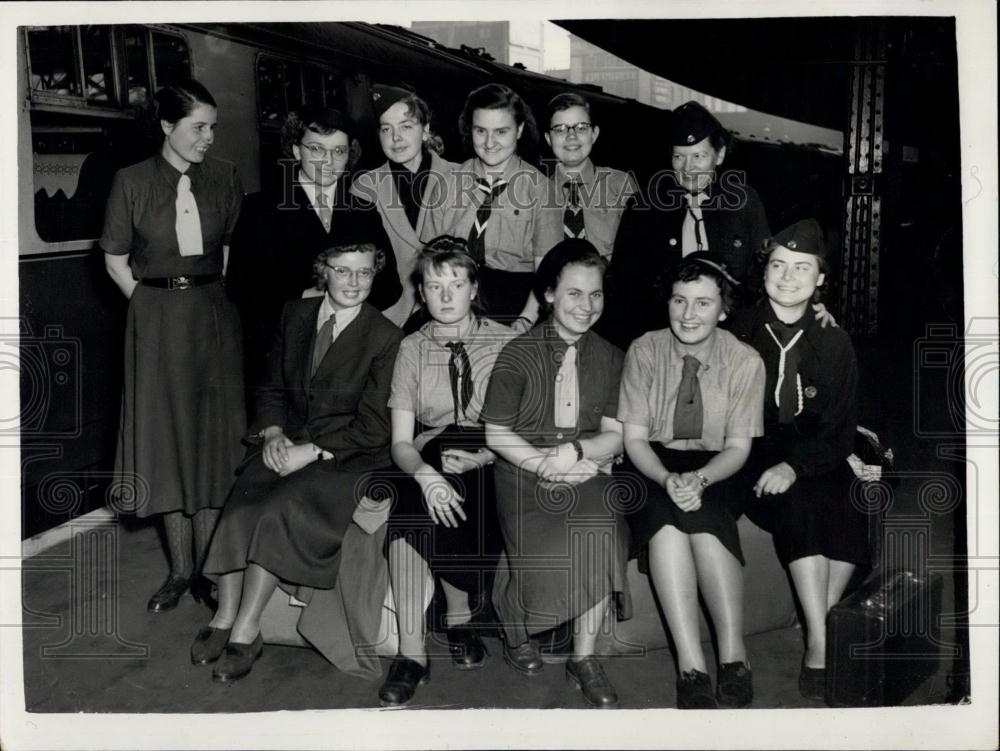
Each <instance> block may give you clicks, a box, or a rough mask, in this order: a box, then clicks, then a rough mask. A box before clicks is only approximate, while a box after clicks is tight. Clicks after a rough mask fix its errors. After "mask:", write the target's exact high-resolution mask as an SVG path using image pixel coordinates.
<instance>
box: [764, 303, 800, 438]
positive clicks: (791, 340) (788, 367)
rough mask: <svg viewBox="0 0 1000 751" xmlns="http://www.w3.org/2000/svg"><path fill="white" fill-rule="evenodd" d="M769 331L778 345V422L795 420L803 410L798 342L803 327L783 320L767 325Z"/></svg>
mask: <svg viewBox="0 0 1000 751" xmlns="http://www.w3.org/2000/svg"><path fill="white" fill-rule="evenodd" d="M765 328H766V329H767V333H769V334H770V335H771V338H772V339H774V343H775V344H777V345H778V350H779V351H780V354H779V355H778V382H777V384H775V387H774V403H775V404H777V405H778V422H779V423H790V422H794V420H795V416H796V415H797V414H799V413H800V412H802V379H801V378H800V377H799V351H798V349H796V348H795V344H796V342H798V340H799V339H800V338H801V337H802V329H800V328H798V327H797V326H790V325H788V324H787V323H782V322H781V321H774V322H773V323H768V324H766V325H765Z"/></svg>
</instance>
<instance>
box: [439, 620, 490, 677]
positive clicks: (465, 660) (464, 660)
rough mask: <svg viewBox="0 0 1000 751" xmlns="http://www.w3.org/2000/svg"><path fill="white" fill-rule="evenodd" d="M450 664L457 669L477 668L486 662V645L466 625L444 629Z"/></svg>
mask: <svg viewBox="0 0 1000 751" xmlns="http://www.w3.org/2000/svg"><path fill="white" fill-rule="evenodd" d="M444 633H445V636H447V637H448V651H450V652H451V661H452V664H454V666H455V667H456V668H458V669H459V670H477V669H478V668H481V667H482V666H483V665H485V664H486V655H487V654H488V653H487V651H486V645H485V644H483V640H482V639H480V638H479V634H478V633H476V632H475V631H474V630H473V629H471V628H470V627H469V626H468V625H462V626H456V627H455V628H448V629H445V632H444Z"/></svg>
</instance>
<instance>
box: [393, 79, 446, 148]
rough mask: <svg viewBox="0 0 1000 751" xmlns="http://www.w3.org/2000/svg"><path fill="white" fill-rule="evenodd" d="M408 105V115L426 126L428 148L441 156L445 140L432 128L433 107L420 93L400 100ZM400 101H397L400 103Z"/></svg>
mask: <svg viewBox="0 0 1000 751" xmlns="http://www.w3.org/2000/svg"><path fill="white" fill-rule="evenodd" d="M399 101H400V102H402V103H403V104H405V105H406V116H407V117H412V118H415V119H416V121H417V122H419V123H420V124H421V125H423V126H424V130H425V131H426V133H427V142H426V145H427V148H428V149H430V150H431V151H433V152H434V153H435V154H438V155H439V156H440V155H441V154H443V153H444V141H443V140H441V136H439V135H438V134H437V133H435V132H434V130H433V129H432V128H431V119H432V118H433V117H434V114H433V113H432V112H431V107H430V105H429V104H427V102H425V101H424V100H423V99H422V98H421V97H420V96H419V95H418V94H416V93H413V94H410V95H409V96H407V97H403V98H402V99H400V100H399ZM398 103H399V102H396V104H398Z"/></svg>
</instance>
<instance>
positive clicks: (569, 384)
mask: <svg viewBox="0 0 1000 751" xmlns="http://www.w3.org/2000/svg"><path fill="white" fill-rule="evenodd" d="M579 401H580V393H579V387H578V385H577V380H576V345H575V344H571V345H569V348H568V349H567V350H566V353H565V354H564V355H563V361H562V365H560V366H559V372H558V373H556V396H555V403H556V413H555V421H554V423H553V424H554V425H555V426H556V427H557V428H575V427H576V420H577V412H578V411H579V410H578V408H577V403H578V402H579Z"/></svg>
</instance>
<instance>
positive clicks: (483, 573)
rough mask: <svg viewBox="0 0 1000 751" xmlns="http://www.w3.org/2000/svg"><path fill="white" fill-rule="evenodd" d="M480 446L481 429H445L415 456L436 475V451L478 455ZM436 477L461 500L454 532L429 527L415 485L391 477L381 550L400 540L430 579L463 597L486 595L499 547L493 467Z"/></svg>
mask: <svg viewBox="0 0 1000 751" xmlns="http://www.w3.org/2000/svg"><path fill="white" fill-rule="evenodd" d="M485 445H486V436H485V431H484V429H483V428H481V427H480V428H463V427H461V426H458V425H451V426H449V427H448V428H446V429H445V430H444V431H443V432H442V433H440V434H439V435H437V436H435V437H434V438H433V439H432V440H430V441H428V442H427V444H426V445H425V446H424V447H423V449H422V450H421V452H420V456H421V457H422V458H423V460H424V461H425V462H426V463H427V464H429V465H430V466H432V467H434V469H436V470H438V471H439V472H441V450H442V449H446V448H460V449H464V450H466V451H478V450H479V449H481V448H483V447H484V446H485ZM442 476H443V477H444V479H445V480H447V482H448V484H450V485H451V486H452V487H453V488H454V489H455V491H456V492H457V493H458V494H459V495H460V496H462V498H464V499H465V502H464V503H463V504H462V511H463V512H465V516H466V520H465V521H459V524H458V527H446V526H444V525H441V524H434V521H433V520H432V519H431V517H430V515H429V514H428V513H427V508H426V506H425V505H424V498H423V493H422V491H421V490H420V485H418V484H417V481H416V480H414V479H413V478H412V477H410V476H409V475H403V474H396V475H395V476H393V478H392V483H391V485H392V491H391V492H392V493H393V496H394V503H393V507H392V513H391V515H390V517H389V526H388V530H387V532H386V547H387V548H388V544H389V543H390V542H391V541H392V540H395V539H397V538H402V539H404V540H406V541H407V542H408V543H409V544H410V545H411V547H413V549H414V550H416V551H417V552H418V553H419V554H420V555H421V556H422V557H423V559H424V560H425V561H426V562H427V564H428V565H429V566H430V568H431V571H432V572H433V573H434V574H435V575H436V576H439V577H440V578H442V579H443V580H445V581H446V582H448V583H449V584H452V585H454V586H455V587H457V588H458V589H461V590H462V591H464V592H469V593H482V592H489V591H490V588H492V586H493V577H494V574H495V572H496V567H497V560H498V559H499V557H500V551H501V549H502V544H503V543H502V538H501V536H500V526H499V523H498V522H497V510H496V490H495V486H494V480H493V467H492V466H488V467H481V468H480V469H476V470H471V471H469V472H465V473H463V474H460V475H453V474H445V473H443V472H442Z"/></svg>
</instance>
